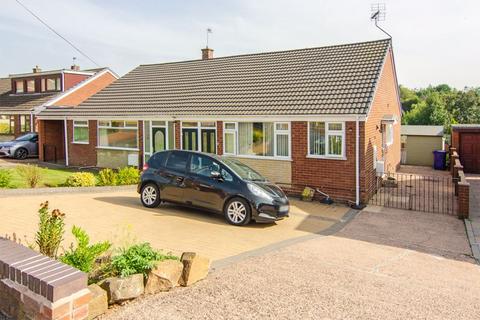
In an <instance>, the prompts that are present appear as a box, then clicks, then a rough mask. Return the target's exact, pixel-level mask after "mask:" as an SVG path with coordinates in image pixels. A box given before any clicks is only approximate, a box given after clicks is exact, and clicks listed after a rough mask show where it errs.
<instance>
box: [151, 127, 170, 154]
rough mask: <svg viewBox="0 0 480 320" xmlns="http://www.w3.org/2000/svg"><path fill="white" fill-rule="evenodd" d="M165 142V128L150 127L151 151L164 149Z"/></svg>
mask: <svg viewBox="0 0 480 320" xmlns="http://www.w3.org/2000/svg"><path fill="white" fill-rule="evenodd" d="M166 143H167V139H166V129H165V128H155V127H153V128H152V144H153V152H159V151H163V150H166V149H167V148H165V146H166Z"/></svg>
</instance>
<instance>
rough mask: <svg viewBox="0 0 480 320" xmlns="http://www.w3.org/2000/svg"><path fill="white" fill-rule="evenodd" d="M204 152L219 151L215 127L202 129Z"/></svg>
mask: <svg viewBox="0 0 480 320" xmlns="http://www.w3.org/2000/svg"><path fill="white" fill-rule="evenodd" d="M201 135H202V152H207V153H217V147H216V139H215V129H201Z"/></svg>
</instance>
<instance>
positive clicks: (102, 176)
mask: <svg viewBox="0 0 480 320" xmlns="http://www.w3.org/2000/svg"><path fill="white" fill-rule="evenodd" d="M117 180H118V174H117V173H116V172H115V171H114V170H112V169H109V168H107V169H102V170H100V172H99V173H98V185H100V186H115V185H117Z"/></svg>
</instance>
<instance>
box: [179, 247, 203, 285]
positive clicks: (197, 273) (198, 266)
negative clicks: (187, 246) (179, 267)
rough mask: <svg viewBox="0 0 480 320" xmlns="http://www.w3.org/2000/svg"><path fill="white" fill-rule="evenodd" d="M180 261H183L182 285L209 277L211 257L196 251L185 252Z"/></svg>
mask: <svg viewBox="0 0 480 320" xmlns="http://www.w3.org/2000/svg"><path fill="white" fill-rule="evenodd" d="M180 261H181V262H182V263H183V272H182V277H181V278H180V285H182V286H184V287H186V286H189V285H192V284H194V283H195V282H197V281H199V280H202V279H205V278H206V277H207V275H208V269H209V268H210V259H208V258H205V257H202V256H199V255H198V254H197V253H195V252H184V253H183V254H182V258H181V259H180Z"/></svg>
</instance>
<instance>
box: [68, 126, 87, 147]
mask: <svg viewBox="0 0 480 320" xmlns="http://www.w3.org/2000/svg"><path fill="white" fill-rule="evenodd" d="M72 136H73V141H72V142H73V143H80V144H88V120H74V121H73V135H72Z"/></svg>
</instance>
